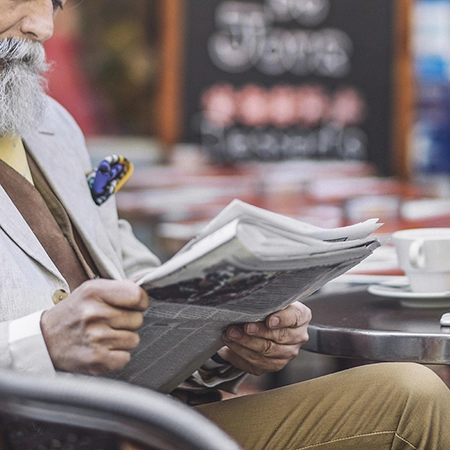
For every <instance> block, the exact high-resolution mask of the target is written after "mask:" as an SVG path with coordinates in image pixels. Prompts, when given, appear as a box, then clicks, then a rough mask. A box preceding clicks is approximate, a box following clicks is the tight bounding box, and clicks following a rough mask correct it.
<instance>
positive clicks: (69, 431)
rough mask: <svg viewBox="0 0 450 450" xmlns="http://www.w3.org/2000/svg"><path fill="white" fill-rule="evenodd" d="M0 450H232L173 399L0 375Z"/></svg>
mask: <svg viewBox="0 0 450 450" xmlns="http://www.w3.org/2000/svg"><path fill="white" fill-rule="evenodd" d="M0 427H1V431H2V442H0V449H1V450H4V449H5V450H47V449H48V450H53V449H54V450H131V449H136V450H141V449H142V450H144V449H145V450H147V449H158V450H174V449H176V450H180V449H183V450H184V449H186V450H191V449H192V450H238V449H239V448H240V447H239V446H238V445H237V444H236V443H235V441H234V440H232V439H231V438H230V437H229V436H228V435H227V434H225V433H224V432H223V431H222V430H221V429H220V428H218V427H217V426H216V425H215V424H213V423H212V422H210V421H209V420H207V419H206V418H205V417H203V416H202V415H200V414H199V413H197V412H196V411H195V410H193V409H191V408H189V407H188V406H185V405H184V404H182V403H180V402H179V401H177V400H174V399H172V398H170V397H167V396H165V395H162V394H159V393H157V392H153V391H150V390H147V389H144V388H140V387H137V386H133V385H130V384H126V383H122V382H118V381H113V380H108V379H103V378H93V377H87V376H81V375H76V376H73V375H67V376H66V375H63V376H59V377H57V378H51V379H43V378H37V377H32V376H28V375H27V376H25V375H18V374H16V373H14V372H10V371H0Z"/></svg>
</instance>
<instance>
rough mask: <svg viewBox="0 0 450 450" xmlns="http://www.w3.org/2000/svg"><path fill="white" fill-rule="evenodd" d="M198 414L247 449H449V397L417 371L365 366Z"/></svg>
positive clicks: (434, 379) (427, 373) (429, 375)
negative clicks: (209, 420) (202, 415)
mask: <svg viewBox="0 0 450 450" xmlns="http://www.w3.org/2000/svg"><path fill="white" fill-rule="evenodd" d="M197 409H198V410H199V411H200V412H201V413H202V414H204V415H205V416H207V417H208V418H210V419H211V420H212V421H214V422H216V423H217V424H218V425H219V426H220V427H221V428H223V429H224V430H225V431H226V432H227V433H228V434H229V435H230V436H233V437H234V438H235V439H236V440H237V441H238V442H239V443H240V444H241V445H242V446H243V448H244V449H246V450H249V449H253V450H263V449H264V450H266V449H267V450H304V449H314V450H335V449H339V450H344V449H345V450H383V449H392V450H411V449H423V450H425V449H426V450H450V391H449V390H448V388H447V387H446V385H445V384H444V383H443V382H442V380H441V379H440V378H439V377H438V376H437V375H436V374H435V373H434V372H432V371H431V370H430V369H428V368H426V367H424V366H421V365H419V364H412V363H381V364H372V365H366V366H362V367H357V368H354V369H349V370H346V371H342V372H338V373H335V374H332V375H327V376H324V377H320V378H316V379H313V380H309V381H305V382H302V383H299V384H296V385H291V386H287V387H283V388H279V389H274V390H270V391H266V392H263V393H260V394H254V395H248V396H243V397H237V398H233V399H231V400H224V401H222V402H218V403H212V404H207V405H202V406H200V407H198V408H197Z"/></svg>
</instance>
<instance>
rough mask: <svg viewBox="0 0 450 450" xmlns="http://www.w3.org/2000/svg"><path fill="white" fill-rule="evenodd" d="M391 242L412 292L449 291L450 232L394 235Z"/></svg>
mask: <svg viewBox="0 0 450 450" xmlns="http://www.w3.org/2000/svg"><path fill="white" fill-rule="evenodd" d="M392 242H393V243H394V245H395V250H396V253H397V257H398V263H399V267H400V269H402V270H403V271H404V272H405V274H406V276H407V277H408V280H409V283H410V286H411V290H412V291H413V292H422V293H425V292H428V293H437V292H445V291H450V228H417V229H410V230H401V231H396V232H395V233H393V234H392Z"/></svg>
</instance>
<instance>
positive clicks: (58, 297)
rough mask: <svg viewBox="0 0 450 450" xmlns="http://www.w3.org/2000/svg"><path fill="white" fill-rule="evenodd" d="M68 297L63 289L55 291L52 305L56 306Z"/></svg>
mask: <svg viewBox="0 0 450 450" xmlns="http://www.w3.org/2000/svg"><path fill="white" fill-rule="evenodd" d="M68 296H69V293H68V292H66V291H65V290H64V289H58V290H57V291H55V293H54V294H53V297H52V299H53V303H54V304H55V305H57V304H58V303H59V302H62V301H63V300H64V299H65V298H67V297H68Z"/></svg>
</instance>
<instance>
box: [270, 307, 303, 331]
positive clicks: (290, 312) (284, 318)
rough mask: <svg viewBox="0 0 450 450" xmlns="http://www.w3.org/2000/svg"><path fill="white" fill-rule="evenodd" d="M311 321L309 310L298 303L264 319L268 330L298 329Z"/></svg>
mask: <svg viewBox="0 0 450 450" xmlns="http://www.w3.org/2000/svg"><path fill="white" fill-rule="evenodd" d="M310 321H311V310H310V309H309V308H308V307H307V306H306V305H304V304H303V303H300V302H295V303H293V304H292V305H289V306H288V307H287V308H285V309H283V310H281V311H278V312H276V313H274V314H271V315H270V316H269V317H268V318H267V319H266V325H267V327H268V328H269V329H281V328H298V327H301V326H303V325H307V324H308V323H309V322H310Z"/></svg>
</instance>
